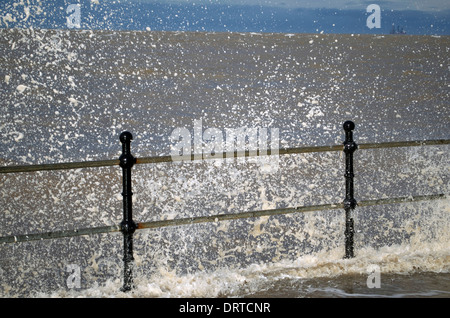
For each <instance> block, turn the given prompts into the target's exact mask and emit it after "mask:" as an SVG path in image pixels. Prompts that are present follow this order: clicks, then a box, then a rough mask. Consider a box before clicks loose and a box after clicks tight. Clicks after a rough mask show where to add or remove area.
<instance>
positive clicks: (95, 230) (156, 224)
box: [0, 194, 447, 243]
mask: <svg viewBox="0 0 450 318" xmlns="http://www.w3.org/2000/svg"><path fill="white" fill-rule="evenodd" d="M446 196H447V195H446V194H434V195H418V196H408V197H398V198H385V199H375V200H365V201H360V202H358V206H360V207H365V206H374V205H383V204H396V203H408V202H419V201H430V200H439V199H444V198H446ZM343 207H344V204H343V203H334V204H320V205H310V206H301V207H295V208H281V209H270V210H259V211H251V212H240V213H230V214H216V215H210V216H198V217H190V218H180V219H170V220H160V221H150V222H141V223H136V225H137V228H136V230H142V229H154V228H162V227H171V226H180V225H189V224H197V223H214V222H220V221H227V220H237V219H245V218H257V217H262V216H272V215H281V214H292V213H305V212H314V211H323V210H335V209H342V208H343ZM120 231H121V226H120V225H113V226H101V227H92V228H83V229H76V230H63V231H54V232H46V233H34V234H25V235H11V236H4V237H0V243H18V242H28V241H37V240H45V239H55V238H64V237H74V236H82V235H92V234H101V233H111V232H120Z"/></svg>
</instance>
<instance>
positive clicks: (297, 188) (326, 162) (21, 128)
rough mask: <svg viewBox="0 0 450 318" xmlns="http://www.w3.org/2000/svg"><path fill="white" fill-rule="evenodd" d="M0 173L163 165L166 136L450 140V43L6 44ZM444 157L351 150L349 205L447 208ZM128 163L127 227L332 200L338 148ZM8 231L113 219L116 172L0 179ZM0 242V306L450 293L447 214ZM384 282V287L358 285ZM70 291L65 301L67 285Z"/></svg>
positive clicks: (0, 45) (237, 223)
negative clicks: (113, 162)
mask: <svg viewBox="0 0 450 318" xmlns="http://www.w3.org/2000/svg"><path fill="white" fill-rule="evenodd" d="M0 32H1V33H2V37H1V39H0V51H1V60H0V64H1V68H0V72H1V73H0V85H1V86H0V94H1V96H2V103H1V113H0V118H1V119H2V120H1V122H0V130H1V133H2V136H3V139H2V142H1V144H0V147H1V160H2V165H16V164H21V165H24V164H41V163H55V162H71V161H85V160H100V159H115V158H118V157H119V155H120V153H121V145H120V142H119V135H120V133H121V132H122V131H124V130H128V131H130V132H132V134H133V136H134V140H133V141H132V153H133V154H134V155H135V156H136V157H144V156H155V155H156V156H159V155H168V154H170V151H171V147H172V146H173V142H171V139H170V136H171V134H172V132H173V131H174V129H176V128H185V129H187V130H188V131H190V132H191V133H192V134H193V133H194V123H195V122H196V121H199V120H201V121H202V125H203V128H202V129H203V131H205V130H206V129H208V128H215V129H217V130H218V131H221V132H223V133H224V136H225V132H226V130H227V128H230V129H237V128H239V127H248V128H267V129H278V130H279V143H280V147H281V148H284V147H300V146H314V145H331V144H340V143H342V141H343V138H344V136H343V131H342V123H343V122H344V121H346V120H349V119H350V120H353V121H354V122H355V123H356V129H355V132H354V134H355V140H356V142H357V143H369V142H385V141H400V140H416V139H417V140H426V139H448V137H449V125H448V123H449V110H450V108H449V104H448V101H449V98H448V97H449V96H448V92H449V90H448V85H449V83H448V61H447V55H448V49H449V44H450V42H449V38H448V37H445V36H442V37H433V36H388V35H376V36H374V35H336V34H333V35H326V34H260V33H190V32H131V31H123V32H118V31H62V30H34V29H2V30H0ZM448 158H449V156H448V146H446V145H443V146H428V147H410V148H389V149H374V150H358V151H357V152H356V153H355V197H356V199H357V200H368V199H378V198H387V197H397V196H412V195H426V194H437V193H444V194H447V193H448V191H449V187H448V185H449V159H448ZM260 159H261V158H257V160H256V162H255V161H251V160H249V159H248V158H238V159H237V160H233V161H231V162H224V161H223V160H222V159H217V160H211V161H200V162H181V163H161V164H152V165H136V166H135V167H133V192H134V195H133V204H134V205H133V211H134V219H135V221H137V222H148V221H154V220H166V219H173V218H184V217H195V216H207V215H214V214H223V213H238V212H243V211H253V210H261V209H275V208H283V207H296V206H303V205H314V204H327V203H338V202H341V201H342V200H343V197H344V194H345V188H344V186H345V184H344V177H343V174H344V159H343V155H342V153H340V152H328V153H311V154H297V155H286V156H281V157H280V158H279V160H276V162H275V163H276V165H273V162H271V161H270V160H269V161H267V162H265V164H264V163H263V164H261V161H258V160H260ZM0 182H1V189H2V190H1V195H0V200H1V206H2V207H3V212H2V218H1V230H0V231H1V232H0V233H1V235H2V236H6V235H18V234H27V233H40V232H48V231H56V230H63V229H75V228H85V227H92V226H102V225H113V224H118V223H120V221H121V216H122V201H121V200H122V196H121V192H122V189H121V186H122V184H121V171H120V168H119V167H108V168H106V167H105V168H86V169H77V170H70V171H47V172H33V173H14V174H4V175H1V176H0ZM353 214H354V215H353V217H354V219H355V230H356V233H355V254H356V257H355V258H354V259H343V255H344V214H343V211H339V210H332V211H319V212H308V213H294V214H289V215H279V216H270V217H269V216H267V217H260V218H249V219H242V220H230V221H222V222H211V223H204V224H194V225H186V226H175V227H166V228H158V229H149V230H139V231H137V232H136V233H135V239H134V242H135V243H134V246H135V253H134V254H135V284H136V289H135V290H134V291H133V292H132V293H122V292H120V291H119V289H120V287H121V284H122V272H121V271H122V235H121V234H120V233H114V234H96V235H92V236H82V237H74V238H63V239H54V240H42V241H36V242H27V243H15V244H3V245H2V246H1V247H0V249H1V251H2V258H1V260H0V275H1V283H0V293H1V295H2V296H3V297H17V296H18V297H33V296H38V297H448V296H449V288H448V286H449V284H448V282H449V269H450V267H449V264H450V262H449V261H450V249H449V245H448V241H449V232H448V225H449V220H450V217H449V216H450V214H449V205H448V199H447V198H444V199H442V200H436V201H430V202H416V203H408V204H391V205H380V206H372V207H357V208H356V209H355V211H354V213H353ZM374 265H375V266H378V267H377V268H379V280H380V288H369V285H370V284H369V285H368V279H369V278H370V275H371V274H373V273H371V272H369V271H368V270H369V269H370V268H372V267H373V266H374ZM73 268H78V269H79V272H76V273H77V275H78V276H79V278H80V280H79V285H75V286H73V285H72V283H73V282H74V281H72V278H73V276H71V275H73V273H74V272H72V269H73Z"/></svg>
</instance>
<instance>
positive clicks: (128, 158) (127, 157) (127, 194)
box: [119, 131, 136, 291]
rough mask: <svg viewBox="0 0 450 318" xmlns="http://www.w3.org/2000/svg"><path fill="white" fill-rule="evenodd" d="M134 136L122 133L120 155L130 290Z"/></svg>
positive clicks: (126, 280)
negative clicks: (132, 146) (131, 145)
mask: <svg viewBox="0 0 450 318" xmlns="http://www.w3.org/2000/svg"><path fill="white" fill-rule="evenodd" d="M132 139H133V136H132V135H131V133H129V132H128V131H125V132H123V133H122V134H120V142H121V143H122V155H121V156H120V157H119V160H120V166H121V167H122V172H123V192H122V196H123V220H122V223H120V230H121V232H122V233H123V265H124V273H123V278H124V281H123V287H122V291H129V290H131V289H132V288H133V261H134V257H133V233H134V231H135V230H136V223H134V221H133V213H132V206H133V203H132V198H131V197H132V195H133V192H132V191H131V168H132V167H133V165H134V164H135V163H136V158H134V157H133V155H132V154H131V151H130V144H131V140H132Z"/></svg>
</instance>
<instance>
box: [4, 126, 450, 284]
mask: <svg viewBox="0 0 450 318" xmlns="http://www.w3.org/2000/svg"><path fill="white" fill-rule="evenodd" d="M343 128H344V131H345V141H344V143H343V145H332V146H313V147H297V148H284V149H276V151H273V153H272V151H271V150H270V149H269V150H268V151H267V152H265V153H264V154H262V155H268V156H270V155H289V154H301V153H316V152H332V151H343V152H344V153H345V163H346V164H345V174H344V177H345V199H344V200H343V202H337V203H331V204H321V205H310V206H299V207H290V208H280V209H269V210H258V211H250V212H240V213H232V214H216V215H210V216H199V217H188V218H179V219H169V220H160V221H150V222H138V223H136V222H134V221H133V217H132V178H131V169H132V167H133V166H134V165H135V164H149V163H161V162H172V161H174V160H173V158H172V157H171V156H154V157H142V158H135V157H134V156H133V155H132V154H131V140H132V139H133V136H132V134H131V133H130V132H127V131H125V132H123V133H122V134H121V135H120V142H121V143H122V155H121V156H120V157H119V159H118V160H100V161H86V162H70V163H54V164H41V165H26V166H5V167H0V174H6V173H19V172H33V171H45V170H66V169H79V168H91V167H106V166H116V165H118V166H120V167H121V168H122V174H123V178H122V180H123V192H122V196H123V219H122V222H121V223H120V224H118V225H112V226H101V227H90V228H81V229H73V230H62V231H54V232H45V233H32V234H21V235H10V236H3V237H0V243H16V242H28V241H34V240H43V239H56V238H63V237H73V236H81V235H92V234H99V233H111V232H119V231H120V232H122V234H123V238H124V258H123V262H124V277H123V287H122V289H121V290H122V291H129V290H131V289H132V288H133V273H132V263H133V260H134V258H133V233H134V232H135V231H136V230H141V229H151V228H161V227H169V226H179V225H187V224H196V223H206V222H219V221H226V220H235V219H244V218H256V217H262V216H272V215H281V214H291V213H303V212H313V211H322V210H334V209H344V210H345V231H344V235H345V255H344V257H345V258H352V257H354V241H353V235H354V222H353V219H352V217H351V212H352V210H353V209H355V208H356V206H360V207H364V206H374V205H382V204H394V203H406V202H418V201H428V200H436V199H443V198H445V197H446V194H443V193H441V194H434V195H419V196H408V197H397V198H383V199H375V200H365V201H360V202H357V201H356V199H355V198H354V193H353V192H354V185H353V178H354V174H353V153H354V151H356V150H357V149H380V148H393V147H417V146H431V145H448V144H450V140H449V139H438V140H425V141H422V140H421V141H400V142H384V143H366V144H359V145H357V144H356V143H355V142H354V140H353V130H354V128H355V124H354V123H353V122H351V121H346V122H345V123H344V125H343ZM259 155H260V154H259V152H258V151H252V152H250V151H235V152H234V157H235V158H237V157H250V156H259ZM218 157H219V158H220V153H219V154H216V156H214V157H213V158H214V159H217V158H218ZM225 157H227V158H228V157H229V153H225V152H223V153H222V158H225ZM197 158H198V156H196V155H195V154H191V158H190V160H191V161H193V160H198V159H197ZM200 158H202V157H201V156H200ZM213 158H212V157H205V158H202V159H200V160H208V159H213ZM188 160H189V159H188Z"/></svg>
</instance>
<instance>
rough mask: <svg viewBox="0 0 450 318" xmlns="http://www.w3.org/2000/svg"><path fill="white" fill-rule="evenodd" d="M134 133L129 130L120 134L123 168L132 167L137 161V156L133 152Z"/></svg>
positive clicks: (120, 158)
mask: <svg viewBox="0 0 450 318" xmlns="http://www.w3.org/2000/svg"><path fill="white" fill-rule="evenodd" d="M132 140H133V135H132V134H131V133H130V132H129V131H124V132H123V133H121V134H120V142H121V143H122V155H121V156H120V157H119V160H120V163H119V164H120V166H121V167H122V168H131V167H133V165H134V164H135V163H136V158H134V157H133V155H132V154H131V150H130V149H131V145H130V144H131V141H132Z"/></svg>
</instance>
